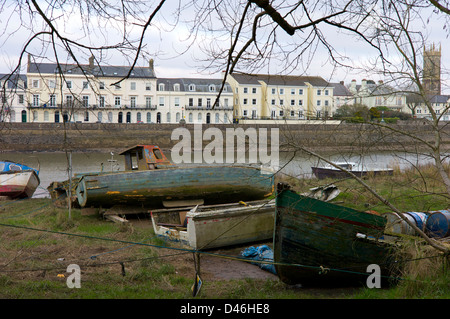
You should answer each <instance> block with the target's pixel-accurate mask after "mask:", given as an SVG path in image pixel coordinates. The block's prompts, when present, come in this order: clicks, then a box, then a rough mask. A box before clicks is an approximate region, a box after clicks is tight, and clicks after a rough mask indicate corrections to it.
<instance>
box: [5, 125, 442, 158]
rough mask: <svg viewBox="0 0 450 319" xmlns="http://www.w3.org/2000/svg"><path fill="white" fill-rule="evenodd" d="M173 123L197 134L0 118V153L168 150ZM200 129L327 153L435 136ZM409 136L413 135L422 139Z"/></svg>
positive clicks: (368, 129)
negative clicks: (254, 133)
mask: <svg viewBox="0 0 450 319" xmlns="http://www.w3.org/2000/svg"><path fill="white" fill-rule="evenodd" d="M176 128H185V129H187V130H189V132H190V133H191V138H192V140H194V139H198V138H199V136H198V134H197V135H196V136H195V135H194V125H193V124H185V125H181V124H125V123H122V124H105V123H0V152H64V151H73V152H98V151H101V152H109V151H115V152H117V151H120V150H124V149H126V148H128V147H131V146H134V145H137V144H156V145H159V146H160V147H161V148H162V149H164V150H168V149H171V148H172V147H173V146H174V145H175V144H177V143H178V142H179V140H172V139H171V136H172V132H173V131H174V129H176ZM201 128H202V132H203V133H204V132H205V131H206V130H207V129H209V128H215V129H219V130H220V131H218V130H215V131H214V132H215V134H216V133H217V132H222V136H223V137H224V138H223V140H224V141H225V140H226V138H225V137H226V134H229V132H233V130H234V132H236V129H239V128H242V129H243V130H244V131H246V130H248V129H256V131H257V132H258V134H262V133H261V132H262V130H260V129H262V128H266V129H267V136H268V140H269V141H268V143H269V144H268V145H269V146H270V145H271V144H270V143H271V138H275V135H273V134H271V129H278V141H279V148H280V150H281V151H285V150H286V151H288V150H294V149H297V148H299V147H305V148H308V149H310V150H312V151H330V152H338V151H344V150H345V151H350V150H353V151H355V152H365V151H404V150H421V149H423V148H424V146H425V143H424V142H423V141H426V142H429V143H434V139H435V130H434V129H433V127H432V126H431V125H430V124H429V123H428V122H426V121H408V122H406V121H405V122H401V123H400V124H395V125H391V128H392V129H386V128H382V127H380V126H378V125H372V124H350V123H341V124H320V123H318V124H298V125H292V124H290V125H273V124H255V125H249V124H229V125H224V124H217V125H214V124H206V125H205V124H204V125H202V126H201ZM227 129H228V130H227ZM197 132H198V131H197ZM400 132H402V133H400ZM214 136H216V135H214ZM258 136H260V135H258ZM411 136H419V137H420V139H421V140H422V141H418V140H417V139H414V138H412V137H411ZM441 137H442V141H441V143H442V148H441V150H442V151H443V152H450V126H449V125H443V127H442V128H441ZM200 138H201V139H202V140H203V146H205V145H207V144H209V143H210V142H211V140H210V139H207V138H206V137H202V136H200ZM250 142H251V143H254V141H250ZM224 147H226V145H224Z"/></svg>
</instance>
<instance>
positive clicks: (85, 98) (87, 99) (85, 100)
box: [83, 95, 89, 107]
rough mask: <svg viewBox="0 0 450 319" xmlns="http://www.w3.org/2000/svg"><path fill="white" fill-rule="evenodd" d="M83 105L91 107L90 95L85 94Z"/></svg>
mask: <svg viewBox="0 0 450 319" xmlns="http://www.w3.org/2000/svg"><path fill="white" fill-rule="evenodd" d="M83 106H84V107H89V96H88V95H83Z"/></svg>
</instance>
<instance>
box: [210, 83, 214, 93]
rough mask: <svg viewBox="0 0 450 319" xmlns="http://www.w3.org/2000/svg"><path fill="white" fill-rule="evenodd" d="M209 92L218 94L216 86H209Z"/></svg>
mask: <svg viewBox="0 0 450 319" xmlns="http://www.w3.org/2000/svg"><path fill="white" fill-rule="evenodd" d="M209 92H216V86H215V85H214V84H211V85H210V86H209Z"/></svg>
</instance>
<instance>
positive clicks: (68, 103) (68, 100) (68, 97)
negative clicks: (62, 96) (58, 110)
mask: <svg viewBox="0 0 450 319" xmlns="http://www.w3.org/2000/svg"><path fill="white" fill-rule="evenodd" d="M66 106H67V107H72V106H73V96H72V95H66Z"/></svg>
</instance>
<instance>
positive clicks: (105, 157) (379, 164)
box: [0, 151, 430, 197]
mask: <svg viewBox="0 0 450 319" xmlns="http://www.w3.org/2000/svg"><path fill="white" fill-rule="evenodd" d="M165 154H166V156H168V157H169V158H170V152H169V154H167V152H165ZM279 156H280V159H279V165H280V167H282V172H284V173H286V174H288V175H290V176H295V177H299V178H302V177H303V178H310V177H311V175H312V174H311V166H314V165H317V164H320V163H319V162H318V160H317V159H315V158H312V157H308V156H305V155H297V156H295V157H294V158H293V155H292V154H291V153H283V152H280V154H279ZM327 158H329V159H330V160H332V161H348V162H359V163H363V164H364V166H365V167H367V168H369V169H370V168H388V167H391V168H392V167H399V168H400V169H403V168H405V167H408V166H410V165H411V164H414V165H416V164H418V163H420V164H423V163H426V162H428V161H430V160H429V159H427V158H425V157H423V156H421V157H418V156H417V155H415V154H392V153H377V154H367V155H364V156H360V155H356V154H345V155H342V154H340V155H331V156H328V157H327ZM0 160H11V161H16V162H20V163H23V164H25V165H28V166H31V167H33V168H38V167H39V168H40V174H39V177H40V179H41V184H40V186H39V188H38V189H37V190H36V192H35V194H34V196H33V197H49V193H48V191H47V187H48V186H49V185H50V183H51V182H54V181H64V180H67V179H68V167H69V165H68V163H69V161H68V156H67V155H66V154H65V153H3V154H2V153H1V151H0ZM111 160H113V161H115V162H111ZM102 163H103V169H104V170H105V171H106V170H111V169H113V170H123V169H124V161H123V157H122V156H120V155H116V154H115V155H111V153H72V173H73V174H76V173H83V172H98V171H100V170H101V167H102Z"/></svg>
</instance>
